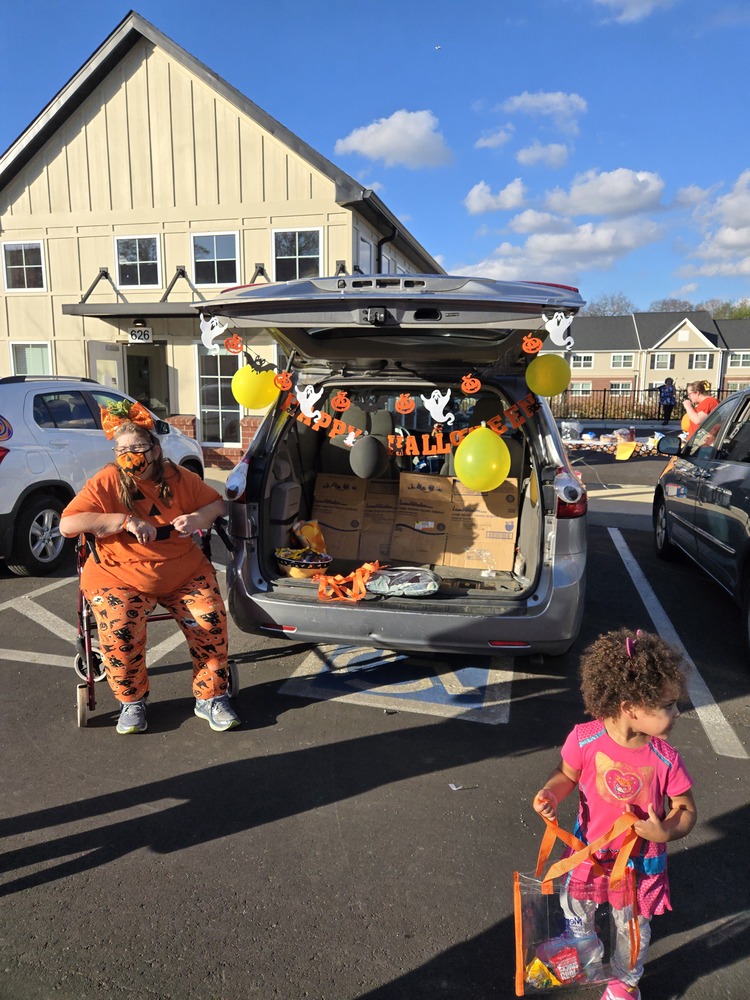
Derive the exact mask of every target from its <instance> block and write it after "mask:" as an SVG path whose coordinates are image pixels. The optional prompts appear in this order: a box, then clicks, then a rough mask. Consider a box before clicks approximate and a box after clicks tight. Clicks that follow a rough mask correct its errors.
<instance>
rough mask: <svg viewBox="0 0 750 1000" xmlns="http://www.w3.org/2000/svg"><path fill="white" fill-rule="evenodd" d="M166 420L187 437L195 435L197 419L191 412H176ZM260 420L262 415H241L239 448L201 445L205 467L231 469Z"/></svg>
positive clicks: (248, 442) (242, 453)
mask: <svg viewBox="0 0 750 1000" xmlns="http://www.w3.org/2000/svg"><path fill="white" fill-rule="evenodd" d="M167 422H168V423H170V424H172V425H173V426H174V427H176V428H177V430H179V431H182V433H183V434H185V435H187V437H191V438H194V437H196V436H197V435H196V426H197V419H196V417H195V416H194V415H193V414H190V413H178V414H175V416H172V417H167ZM262 422H263V417H243V418H242V419H241V420H240V428H241V433H242V444H241V445H240V447H239V448H213V447H207V446H206V445H203V461H204V463H205V465H206V468H208V469H233V468H234V467H235V465H237V463H238V462H239V461H240V459H241V458H242V456H243V455H244V454H245V452H246V451H247V449H248V448H249V447H250V442H251V441H252V439H253V437H254V436H255V434H256V432H257V430H258V428H259V427H260V425H261V423H262Z"/></svg>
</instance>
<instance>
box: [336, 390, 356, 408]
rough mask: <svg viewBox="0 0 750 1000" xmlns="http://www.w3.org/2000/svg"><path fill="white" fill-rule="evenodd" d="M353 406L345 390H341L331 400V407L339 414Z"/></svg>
mask: <svg viewBox="0 0 750 1000" xmlns="http://www.w3.org/2000/svg"><path fill="white" fill-rule="evenodd" d="M351 405H352V401H351V399H349V396H348V394H347V393H346V392H344V390H343V389H339V391H338V392H337V393H336V395H335V396H334V397H333V399H332V400H331V406H332V407H333V409H334V410H335V411H336V412H337V413H344V412H345V411H346V410H348V409H349V407H350V406H351Z"/></svg>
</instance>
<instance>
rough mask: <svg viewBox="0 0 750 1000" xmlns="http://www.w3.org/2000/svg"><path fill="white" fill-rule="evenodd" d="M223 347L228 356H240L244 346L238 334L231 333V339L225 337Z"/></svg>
mask: <svg viewBox="0 0 750 1000" xmlns="http://www.w3.org/2000/svg"><path fill="white" fill-rule="evenodd" d="M224 347H225V349H226V350H227V351H229V353H230V354H241V353H242V351H243V349H244V347H245V345H244V344H243V342H242V337H240V335H239V333H236V332H235V333H233V334H232V336H231V337H227V339H226V340H225V341H224Z"/></svg>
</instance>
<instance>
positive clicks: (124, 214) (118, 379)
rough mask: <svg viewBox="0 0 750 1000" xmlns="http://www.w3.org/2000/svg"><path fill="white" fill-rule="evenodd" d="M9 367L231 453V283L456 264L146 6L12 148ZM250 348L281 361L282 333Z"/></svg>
mask: <svg viewBox="0 0 750 1000" xmlns="http://www.w3.org/2000/svg"><path fill="white" fill-rule="evenodd" d="M0 263H1V264H2V279H1V281H0V376H2V375H8V374H57V375H70V376H76V377H79V376H81V375H86V376H89V377H92V378H96V379H97V380H99V381H102V382H104V383H106V384H108V385H116V386H118V387H119V388H120V389H123V390H125V391H126V392H129V393H130V394H131V395H134V396H135V397H136V398H139V399H141V400H142V401H144V402H146V403H147V404H148V405H149V406H150V407H151V408H152V409H153V410H154V411H155V412H156V413H157V415H159V416H169V417H174V416H175V415H179V414H181V415H187V416H188V417H189V416H192V415H196V434H197V436H198V437H199V438H200V439H201V441H202V442H203V443H204V445H206V446H209V448H212V449H219V450H220V451H224V452H226V453H227V457H234V452H235V450H236V449H237V448H239V446H240V443H241V438H242V437H246V433H245V434H243V432H242V428H243V427H244V429H245V432H247V430H248V428H251V427H252V426H253V424H254V423H257V421H249V422H248V421H247V420H246V419H244V420H243V418H246V417H247V416H248V415H247V413H245V412H244V411H240V408H239V407H238V406H237V404H236V403H235V401H234V400H233V398H232V396H231V391H230V390H229V381H230V379H231V374H232V372H233V371H235V370H236V368H237V365H238V364H241V363H242V362H241V361H240V360H238V358H237V356H236V355H230V354H228V353H227V352H226V351H224V350H223V348H222V349H221V351H220V353H219V355H214V354H211V353H210V352H208V351H207V350H206V348H205V347H204V346H203V345H202V343H201V342H200V326H199V321H198V318H197V316H196V313H195V310H194V309H193V308H191V306H190V303H191V302H194V301H196V300H198V299H201V298H210V297H211V296H213V295H214V294H215V293H216V291H217V289H219V288H223V287H227V286H231V285H235V284H243V283H248V282H252V281H267V280H268V281H276V280H287V279H291V278H297V277H315V276H320V275H332V274H336V273H351V272H352V271H354V270H355V269H357V268H360V269H361V270H363V271H368V272H369V271H374V272H382V271H385V272H388V271H391V272H398V271H403V272H422V273H425V272H428V273H429V272H437V273H442V268H440V266H439V265H438V264H437V262H436V261H435V260H434V259H433V258H432V257H431V256H430V255H429V254H428V253H427V252H426V251H425V250H424V249H423V248H422V247H421V246H420V245H419V243H418V242H417V241H416V240H415V239H414V238H413V237H412V236H411V234H410V233H409V232H408V231H407V230H406V229H405V228H404V227H403V226H402V225H401V224H400V223H399V222H398V220H397V219H396V218H395V217H394V216H393V215H392V214H391V213H390V212H389V210H388V209H387V208H386V206H385V205H384V204H383V203H382V202H381V201H380V199H379V198H378V197H377V195H375V194H374V193H373V192H372V191H369V190H367V189H363V188H362V187H361V185H358V184H357V183H356V182H355V181H354V180H353V179H352V178H351V177H349V176H348V175H346V174H345V173H343V172H342V171H340V170H339V169H338V168H337V167H336V166H335V165H334V164H332V163H331V162H330V161H328V160H327V159H325V158H324V157H323V156H321V155H320V154H319V153H317V152H316V151H315V150H313V149H312V148H311V147H309V146H307V145H306V144H305V143H304V142H303V141H302V140H300V139H299V138H298V137H297V136H295V135H293V134H292V133H291V132H289V131H288V130H287V129H285V128H284V127H283V126H282V125H280V124H279V123H278V122H276V121H275V120H274V119H273V118H271V117H270V116H269V115H267V114H266V113H265V112H263V111H262V110H261V109H260V108H258V107H257V105H254V104H253V103H252V102H251V101H249V100H248V99H247V98H246V97H244V95H242V94H241V93H239V91H237V90H235V89H234V88H233V87H231V86H230V85H229V84H227V83H226V82H225V81H223V80H222V79H221V78H220V77H218V76H217V75H216V74H215V73H213V72H212V71H211V70H209V69H208V68H207V67H205V66H204V65H203V64H201V63H200V62H198V60H196V59H195V58H193V57H192V56H191V55H190V54H189V53H187V52H185V50H183V49H181V48H180V47H179V46H177V45H176V44H175V43H174V42H172V41H171V40H170V39H168V38H167V37H166V36H165V35H163V34H162V33H161V32H159V31H158V30H157V29H156V28H154V27H153V26H152V25H151V24H149V23H148V22H147V21H145V20H144V19H143V18H141V17H140V16H138V15H137V14H134V13H131V14H129V15H128V16H127V17H126V18H125V19H124V20H123V21H122V23H121V24H120V25H118V27H117V28H116V29H115V30H114V32H113V33H112V34H111V35H110V36H109V38H108V39H106V41H105V42H104V43H103V44H102V46H101V47H100V48H99V49H98V50H97V51H96V52H95V53H94V54H93V55H92V56H91V58H90V59H89V60H88V62H87V63H86V64H85V65H84V66H83V67H82V68H81V69H80V70H79V71H78V73H76V74H75V76H74V77H73V78H72V79H71V80H70V81H69V82H68V83H67V84H66V85H65V87H63V89H62V90H61V91H60V92H59V93H58V94H57V95H56V96H55V97H54V98H53V100H52V101H51V102H50V104H49V105H48V106H47V107H46V108H45V109H44V110H43V111H42V112H41V114H40V115H39V116H38V117H37V118H36V119H35V121H34V122H32V123H31V125H30V126H29V127H28V129H27V130H26V131H25V132H24V133H23V134H22V135H21V136H20V137H19V138H18V139H17V140H16V142H15V143H14V144H13V145H12V146H11V147H10V148H9V149H8V150H7V151H6V152H5V153H4V154H3V155H2V157H0ZM251 346H252V350H253V351H255V352H256V353H257V354H259V355H261V356H262V357H264V358H266V359H269V360H273V359H274V351H275V349H274V347H273V345H272V343H271V341H270V339H268V338H266V339H260V340H258V341H257V342H254V343H253V344H252V345H251Z"/></svg>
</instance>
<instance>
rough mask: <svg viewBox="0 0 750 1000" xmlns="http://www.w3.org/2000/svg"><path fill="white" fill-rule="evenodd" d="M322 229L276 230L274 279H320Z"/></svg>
mask: <svg viewBox="0 0 750 1000" xmlns="http://www.w3.org/2000/svg"><path fill="white" fill-rule="evenodd" d="M322 243H323V230H322V229H276V230H274V233H273V262H274V278H275V280H276V281H293V280H294V279H295V278H318V277H320V262H321V256H322V253H321V246H322Z"/></svg>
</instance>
